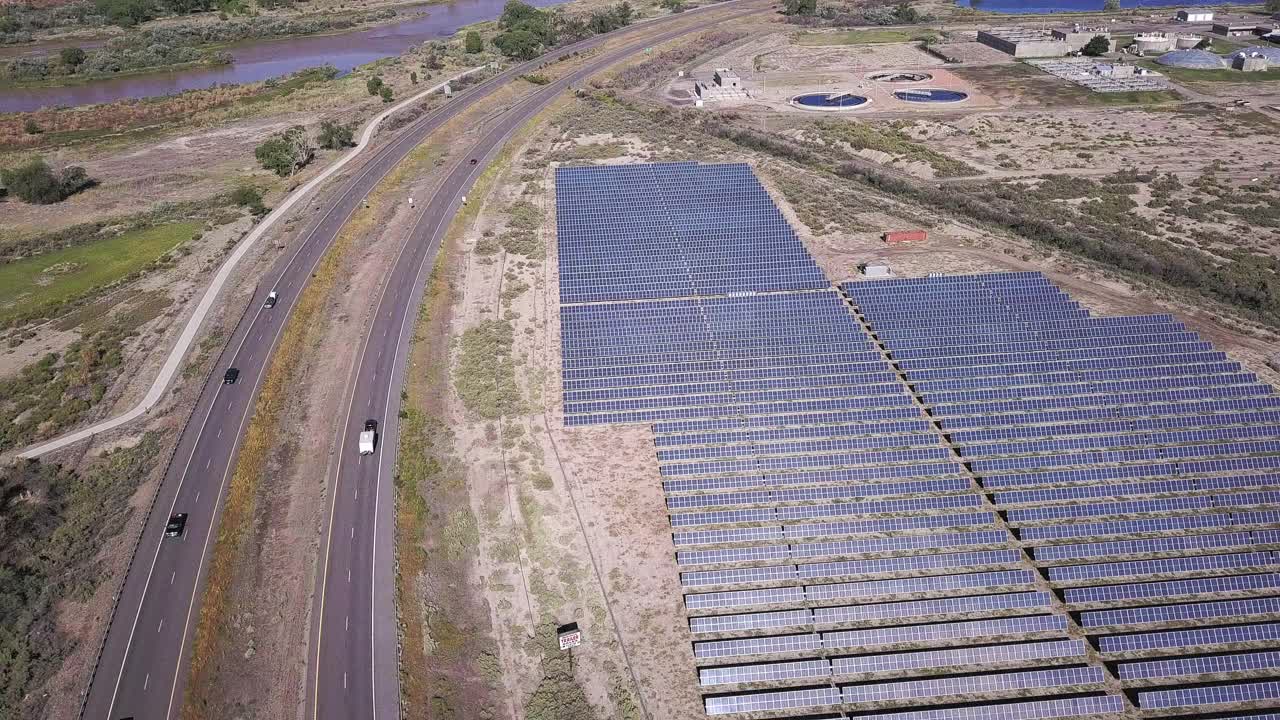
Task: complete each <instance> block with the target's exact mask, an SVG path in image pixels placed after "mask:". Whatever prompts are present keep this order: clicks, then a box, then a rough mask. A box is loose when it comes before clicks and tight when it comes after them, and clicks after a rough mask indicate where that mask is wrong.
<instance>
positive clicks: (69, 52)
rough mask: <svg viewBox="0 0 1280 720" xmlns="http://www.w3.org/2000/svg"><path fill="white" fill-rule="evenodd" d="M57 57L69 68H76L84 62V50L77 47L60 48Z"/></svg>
mask: <svg viewBox="0 0 1280 720" xmlns="http://www.w3.org/2000/svg"><path fill="white" fill-rule="evenodd" d="M58 58H59V59H60V60H62V64H63V65H66V66H67V67H69V68H77V67H80V66H81V65H83V64H84V58H85V54H84V50H81V49H80V48H78V47H69V48H62V52H60V53H58Z"/></svg>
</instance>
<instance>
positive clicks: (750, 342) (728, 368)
mask: <svg viewBox="0 0 1280 720" xmlns="http://www.w3.org/2000/svg"><path fill="white" fill-rule="evenodd" d="M557 183H558V191H557V210H558V213H559V216H558V227H559V232H560V243H561V244H560V249H559V254H560V273H561V303H562V305H561V338H562V344H563V350H564V414H565V423H566V424H567V425H583V424H595V423H617V422H644V423H651V424H652V426H653V431H654V437H655V444H656V450H657V455H658V461H659V467H660V468H661V475H662V482H663V487H664V490H665V492H666V496H667V509H668V512H669V514H670V518H671V524H672V527H673V539H674V543H675V548H676V560H677V564H678V565H679V566H680V570H681V574H680V581H681V585H682V587H683V592H684V603H685V607H686V611H687V613H688V616H689V628H690V632H691V635H692V643H693V656H694V660H695V664H696V666H697V678H698V681H699V684H700V685H701V687H702V688H703V692H704V693H705V697H704V702H705V709H706V711H707V712H708V714H712V715H721V714H739V713H747V712H767V713H768V714H769V716H770V717H807V718H808V717H828V716H830V717H845V716H844V715H843V713H849V712H852V713H855V714H857V716H858V717H876V718H901V719H902V720H908V719H909V718H911V719H915V718H919V719H920V720H925V719H926V718H927V719H928V720H943V719H950V718H955V719H956V720H963V719H967V718H984V719H985V718H992V719H993V720H1000V719H1001V718H1009V719H1010V720H1021V719H1026V720H1031V719H1033V718H1059V717H1061V718H1070V717H1104V716H1108V715H1114V714H1126V713H1132V712H1143V713H1144V716H1149V714H1148V713H1145V711H1146V709H1147V708H1148V707H1150V708H1158V709H1160V710H1162V711H1163V710H1169V709H1171V708H1172V710H1170V711H1171V712H1176V713H1180V712H1184V711H1187V710H1188V709H1195V707H1197V703H1198V702H1200V701H1201V700H1203V703H1202V704H1204V705H1205V706H1206V708H1207V709H1209V710H1214V711H1216V710H1219V709H1222V708H1224V707H1226V708H1228V709H1233V708H1234V707H1235V706H1230V705H1223V704H1221V702H1220V700H1221V699H1222V698H1241V697H1246V696H1247V698H1248V700H1247V703H1246V704H1247V705H1250V706H1270V705H1274V704H1280V703H1275V702H1272V700H1273V696H1272V695H1270V694H1269V692H1270V691H1269V689H1268V687H1267V683H1265V682H1245V683H1239V682H1235V683H1233V682H1231V681H1233V680H1241V679H1248V680H1255V679H1258V678H1266V677H1271V676H1273V675H1275V674H1277V673H1275V669H1274V668H1275V665H1276V663H1275V662H1274V659H1275V658H1274V656H1273V655H1272V654H1270V653H1267V652H1265V651H1266V650H1267V648H1271V647H1274V646H1275V638H1276V637H1280V632H1278V631H1276V630H1275V629H1274V628H1275V627H1280V623H1275V622H1272V621H1277V620H1280V617H1277V613H1280V592H1277V588H1280V568H1278V567H1277V565H1278V564H1280V562H1277V561H1280V552H1278V551H1280V534H1278V533H1277V532H1276V530H1275V529H1276V528H1277V527H1280V522H1278V521H1280V480H1278V479H1277V478H1280V472H1275V471H1274V469H1275V468H1277V467H1280V445H1278V444H1277V443H1280V432H1273V430H1277V429H1280V425H1277V423H1276V422H1275V421H1277V420H1280V402H1277V397H1276V396H1275V394H1274V393H1273V392H1272V391H1271V389H1270V387H1268V386H1266V385H1264V384H1261V383H1259V382H1258V381H1257V379H1256V378H1254V377H1253V376H1252V375H1250V374H1249V373H1247V372H1246V371H1245V370H1244V369H1243V368H1242V367H1241V366H1240V365H1239V364H1238V363H1235V362H1234V361H1231V360H1230V359H1229V358H1227V357H1226V356H1225V354H1223V353H1220V352H1217V351H1215V350H1214V349H1213V348H1212V346H1211V345H1210V344H1209V343H1207V342H1204V341H1203V340H1201V339H1200V338H1199V337H1198V336H1197V335H1196V334H1195V333H1193V332H1191V331H1189V330H1188V329H1187V328H1185V327H1184V326H1182V325H1181V324H1180V323H1178V322H1177V321H1176V320H1174V319H1172V318H1170V317H1168V316H1144V317H1131V318H1098V317H1094V316H1092V315H1091V314H1090V313H1089V312H1088V311H1087V310H1085V309H1084V308H1082V307H1081V306H1080V305H1079V304H1078V303H1075V302H1074V301H1072V300H1071V299H1070V298H1068V297H1067V296H1066V295H1065V294H1063V293H1062V292H1060V291H1059V290H1058V289H1057V288H1055V287H1054V286H1052V285H1051V284H1050V283H1049V282H1048V281H1047V280H1046V279H1045V278H1044V277H1043V276H1041V275H1039V274H1037V273H1008V274H999V275H984V276H954V277H941V278H929V279H912V280H886V281H875V282H862V283H853V284H849V285H846V286H844V287H843V288H840V289H839V290H836V289H832V288H830V286H828V285H827V284H826V282H825V280H822V278H821V274H820V273H816V274H814V273H813V272H810V269H812V270H814V271H816V266H815V265H813V263H812V260H811V259H810V258H809V257H808V255H807V253H805V252H804V249H803V247H802V246H801V245H800V243H799V241H798V240H796V239H795V235H794V233H792V232H791V231H790V229H789V228H786V227H785V222H782V221H781V220H780V218H781V216H780V215H778V214H777V210H776V208H774V207H773V204H772V202H771V201H769V199H768V195H767V193H765V192H764V190H763V188H761V187H760V185H759V183H758V182H756V180H755V178H754V176H752V175H751V172H750V170H749V169H748V168H747V167H746V166H742V165H728V166H725V165H696V164H692V163H679V164H669V165H655V166H620V167H604V168H562V169H560V170H559V171H558V172H557ZM743 217H749V218H752V219H751V220H750V221H749V222H748V221H741V222H740V220H742V218H743ZM779 223H781V225H779ZM1273 473H1274V474H1273ZM1191 632H1194V633H1197V634H1196V635H1194V636H1188V637H1185V638H1184V637H1182V636H1180V635H1179V636H1171V635H1168V633H1191ZM1162 633H1165V635H1162ZM1184 640H1185V641H1186V642H1182V641H1184ZM1250 651H1252V652H1250ZM1161 663H1164V664H1161ZM1202 681H1208V682H1210V684H1209V685H1208V686H1202V685H1198V683H1201V682H1202ZM1246 685H1247V686H1249V687H1245V686H1246ZM1237 686H1239V687H1237ZM1255 686H1256V687H1255ZM1204 687H1208V688H1209V689H1213V688H1236V689H1234V690H1231V689H1227V690H1219V691H1216V692H1217V694H1214V693H1213V692H1208V691H1204V692H1201V693H1199V694H1196V693H1192V694H1191V695H1187V694H1185V693H1181V692H1180V691H1181V690H1182V689H1191V690H1195V689H1197V688H1199V689H1201V690H1203V688H1204ZM1139 688H1141V689H1139ZM1153 693H1154V694H1153ZM1144 694H1145V695H1144ZM1144 698H1145V700H1144ZM1144 702H1145V703H1146V704H1144ZM1179 703H1181V704H1179ZM872 712H874V713H878V714H875V715H866V713H872ZM1158 715H1159V712H1157V716H1158Z"/></svg>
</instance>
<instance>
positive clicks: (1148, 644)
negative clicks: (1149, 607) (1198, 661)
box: [1098, 623, 1280, 653]
mask: <svg viewBox="0 0 1280 720" xmlns="http://www.w3.org/2000/svg"><path fill="white" fill-rule="evenodd" d="M1277 640H1280V623H1261V624H1258V625H1233V626H1230V627H1216V628H1198V629H1195V630H1168V631H1165V632H1155V633H1138V634H1134V635H1106V636H1103V637H1100V638H1098V649H1099V650H1101V651H1102V652H1104V653H1122V652H1134V651H1140V650H1161V649H1167V648H1172V649H1177V650H1182V649H1190V648H1195V647H1202V646H1206V645H1225V644H1229V643H1267V644H1272V643H1275V642H1276V641H1277Z"/></svg>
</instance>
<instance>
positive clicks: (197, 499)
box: [191, 490, 200, 505]
mask: <svg viewBox="0 0 1280 720" xmlns="http://www.w3.org/2000/svg"><path fill="white" fill-rule="evenodd" d="M198 502H200V491H199V490H197V491H196V499H195V502H193V503H191V504H192V505H195V504H196V503H198Z"/></svg>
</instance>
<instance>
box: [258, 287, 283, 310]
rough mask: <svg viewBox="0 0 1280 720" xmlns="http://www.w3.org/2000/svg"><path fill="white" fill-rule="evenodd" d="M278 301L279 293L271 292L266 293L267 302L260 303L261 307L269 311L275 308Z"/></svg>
mask: <svg viewBox="0 0 1280 720" xmlns="http://www.w3.org/2000/svg"><path fill="white" fill-rule="evenodd" d="M279 300H280V293H278V292H276V291H275V290H272V291H271V292H269V293H267V301H266V302H264V303H262V307H264V308H266V309H268V310H270V309H271V308H273V307H275V306H276V302H277V301H279Z"/></svg>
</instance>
